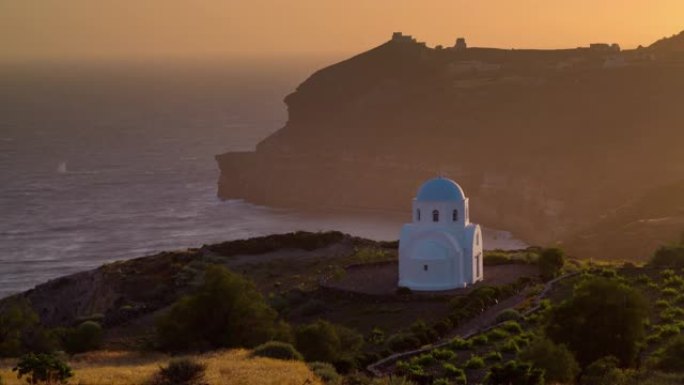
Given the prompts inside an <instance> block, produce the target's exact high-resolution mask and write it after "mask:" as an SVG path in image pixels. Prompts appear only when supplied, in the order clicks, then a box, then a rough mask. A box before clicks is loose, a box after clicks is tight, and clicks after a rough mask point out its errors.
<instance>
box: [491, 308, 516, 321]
mask: <svg viewBox="0 0 684 385" xmlns="http://www.w3.org/2000/svg"><path fill="white" fill-rule="evenodd" d="M521 318H522V316H521V315H520V312H519V311H517V310H515V309H506V310H504V311H502V312H501V313H499V314H498V315H497V316H496V322H497V323H500V322H504V321H518V320H520V319H521Z"/></svg>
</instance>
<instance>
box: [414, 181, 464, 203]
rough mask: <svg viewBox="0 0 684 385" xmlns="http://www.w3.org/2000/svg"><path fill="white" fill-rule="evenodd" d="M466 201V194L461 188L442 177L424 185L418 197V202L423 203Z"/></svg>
mask: <svg viewBox="0 0 684 385" xmlns="http://www.w3.org/2000/svg"><path fill="white" fill-rule="evenodd" d="M464 199H465V194H464V193H463V189H462V188H461V186H459V185H458V183H456V182H454V181H453V180H451V179H449V178H443V177H441V176H440V177H438V178H434V179H430V180H429V181H427V182H425V183H423V185H422V186H421V187H420V189H419V190H418V195H416V200H417V201H422V202H443V201H462V200H464Z"/></svg>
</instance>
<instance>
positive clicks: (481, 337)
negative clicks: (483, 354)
mask: <svg viewBox="0 0 684 385" xmlns="http://www.w3.org/2000/svg"><path fill="white" fill-rule="evenodd" d="M470 341H471V342H472V344H473V345H477V346H483V345H487V344H488V343H489V338H488V337H487V335H486V334H478V335H476V336H475V337H473V338H471V339H470Z"/></svg>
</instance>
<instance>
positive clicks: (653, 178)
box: [217, 38, 684, 259]
mask: <svg viewBox="0 0 684 385" xmlns="http://www.w3.org/2000/svg"><path fill="white" fill-rule="evenodd" d="M680 40H681V38H672V39H668V40H664V41H661V42H659V43H656V44H654V45H653V46H652V47H649V48H646V49H639V50H628V51H622V52H617V51H615V50H613V49H605V48H601V47H594V48H577V49H565V50H548V51H543V50H503V49H493V48H468V49H465V50H454V49H436V48H435V49H433V48H428V47H426V46H425V45H423V44H420V43H415V42H407V41H389V42H387V43H385V44H382V45H381V46H379V47H377V48H374V49H371V50H370V51H368V52H365V53H362V54H360V55H358V56H355V57H353V58H350V59H348V60H345V61H343V62H340V63H337V64H335V65H332V66H330V67H327V68H324V69H322V70H320V71H318V72H316V73H314V74H313V75H312V76H311V77H310V78H309V79H307V80H306V81H305V82H303V83H302V84H301V85H300V86H299V87H298V88H297V90H296V91H295V92H293V93H292V94H290V95H288V96H287V97H286V98H285V103H286V104H287V106H288V111H289V119H288V121H287V124H286V125H285V127H283V128H282V129H281V130H279V131H277V132H276V133H274V134H273V135H271V136H270V137H268V138H266V139H265V140H264V141H262V142H261V143H260V144H259V145H258V146H257V149H256V151H254V152H243V153H226V154H222V155H219V156H217V160H218V163H219V166H220V168H221V177H220V179H219V191H218V194H219V196H220V197H221V198H224V199H235V198H240V199H247V200H250V201H252V202H255V203H259V204H267V205H274V206H287V207H319V208H342V209H343V208H372V209H387V210H408V209H409V207H410V202H411V198H412V197H413V195H414V194H415V189H416V188H417V186H419V185H420V183H421V182H422V181H423V180H425V179H427V178H429V177H432V176H434V175H435V174H437V173H442V174H446V175H448V176H450V177H451V178H453V179H455V180H457V181H458V182H459V183H460V184H461V185H462V186H463V187H464V189H465V191H466V193H467V194H468V196H469V197H470V198H471V199H470V202H471V210H472V217H473V218H474V219H475V220H476V221H478V222H480V223H483V224H484V225H486V226H489V227H494V228H503V229H507V230H510V231H512V232H513V233H515V234H516V235H517V236H519V237H521V238H522V239H523V240H525V241H526V242H528V243H529V244H552V243H555V242H561V243H563V244H564V246H565V247H566V248H567V249H568V250H569V251H571V252H572V253H575V254H577V253H578V252H580V251H582V252H584V253H587V254H583V256H585V257H608V258H610V257H613V258H628V259H639V258H644V257H646V256H647V255H648V252H650V251H652V250H646V252H644V250H643V249H642V248H636V249H628V250H624V249H615V248H613V247H612V246H611V243H609V242H605V243H603V244H602V245H597V247H596V248H591V249H587V248H583V249H582V248H581V244H579V243H577V240H578V238H577V237H576V234H580V233H583V232H587V231H589V230H590V229H593V230H597V229H601V228H597V227H596V225H597V223H598V222H599V221H600V220H601V219H602V218H604V217H605V216H607V215H610V213H613V212H614V211H615V210H617V209H618V208H620V207H623V206H625V205H628V204H631V203H633V202H636V201H639V200H640V199H643V197H644V196H646V194H650V193H652V192H653V191H655V190H657V189H659V188H663V187H664V186H668V185H671V184H673V183H678V182H680V181H682V180H684V177H683V175H684V152H683V151H681V141H682V139H684V132H682V130H681V127H682V124H684V117H683V116H682V115H681V113H680V104H681V95H682V91H684V61H682V60H680V58H679V56H678V55H677V54H673V53H672V49H671V47H675V46H678V44H679V43H678V42H679V41H680ZM276 192H277V193H276ZM677 209H678V208H677V207H666V208H665V210H666V211H667V210H670V211H672V212H673V213H674V212H675V211H676V210H677ZM643 219H645V218H643ZM639 234H640V235H639V236H640V237H641V236H643V237H644V238H648V239H649V242H648V243H649V244H652V243H653V242H652V241H653V240H652V239H650V236H649V235H648V233H641V232H640V233H639ZM606 235H607V234H606ZM594 236H595V237H597V238H599V239H600V238H601V237H603V236H604V234H603V233H598V234H594Z"/></svg>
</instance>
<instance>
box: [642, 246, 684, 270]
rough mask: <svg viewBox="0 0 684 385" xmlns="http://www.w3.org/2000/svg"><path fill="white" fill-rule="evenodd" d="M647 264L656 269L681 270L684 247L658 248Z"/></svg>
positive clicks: (683, 260)
mask: <svg viewBox="0 0 684 385" xmlns="http://www.w3.org/2000/svg"><path fill="white" fill-rule="evenodd" d="M649 264H650V265H651V266H654V267H658V268H666V267H667V268H673V269H681V268H682V267H684V245H675V246H662V247H660V248H659V249H658V250H657V251H656V252H655V254H654V255H653V258H651V261H650V262H649Z"/></svg>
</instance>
